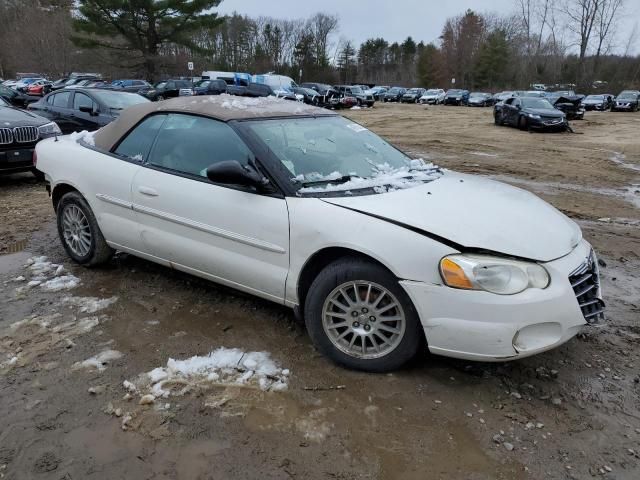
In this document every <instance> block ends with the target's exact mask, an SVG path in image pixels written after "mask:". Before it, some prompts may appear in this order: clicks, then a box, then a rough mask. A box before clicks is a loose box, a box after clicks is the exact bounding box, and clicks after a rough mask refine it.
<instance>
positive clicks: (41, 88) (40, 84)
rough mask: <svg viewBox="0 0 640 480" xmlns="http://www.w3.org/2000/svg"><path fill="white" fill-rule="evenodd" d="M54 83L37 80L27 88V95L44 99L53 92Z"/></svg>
mask: <svg viewBox="0 0 640 480" xmlns="http://www.w3.org/2000/svg"><path fill="white" fill-rule="evenodd" d="M51 85H52V83H51V82H50V81H48V80H36V81H35V82H33V83H32V84H30V85H29V86H28V87H27V91H26V93H27V95H35V96H38V97H42V96H43V95H46V94H47V93H49V92H51Z"/></svg>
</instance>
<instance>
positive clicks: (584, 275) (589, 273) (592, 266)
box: [569, 250, 604, 324]
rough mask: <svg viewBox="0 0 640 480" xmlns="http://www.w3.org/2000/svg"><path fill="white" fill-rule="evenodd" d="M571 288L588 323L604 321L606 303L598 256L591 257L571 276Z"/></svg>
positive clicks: (592, 254) (591, 255)
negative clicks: (602, 289) (603, 295)
mask: <svg viewBox="0 0 640 480" xmlns="http://www.w3.org/2000/svg"><path fill="white" fill-rule="evenodd" d="M569 282H570V283H571V288H573V291H574V292H575V294H576V299H577V300H578V305H579V306H580V310H581V311H582V315H583V316H584V319H585V320H586V321H587V323H590V324H596V323H600V322H601V321H603V320H604V302H603V301H602V299H601V298H600V297H601V292H600V272H599V270H598V261H597V259H596V255H595V253H594V252H593V250H592V251H591V253H590V254H589V257H588V258H587V259H586V260H585V261H584V262H583V263H582V264H581V265H580V266H579V267H578V268H576V269H575V270H574V271H573V272H572V273H571V274H570V275H569Z"/></svg>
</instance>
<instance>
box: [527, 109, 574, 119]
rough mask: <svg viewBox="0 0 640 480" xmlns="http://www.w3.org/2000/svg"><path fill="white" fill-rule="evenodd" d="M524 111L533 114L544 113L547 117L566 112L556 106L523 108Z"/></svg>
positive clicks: (557, 115) (558, 115)
mask: <svg viewBox="0 0 640 480" xmlns="http://www.w3.org/2000/svg"><path fill="white" fill-rule="evenodd" d="M522 111H523V112H524V113H530V114H532V115H544V116H545V117H558V118H560V117H562V116H563V115H564V114H563V113H562V112H561V111H560V110H558V109H556V108H523V109H522Z"/></svg>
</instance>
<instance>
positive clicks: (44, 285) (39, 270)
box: [15, 256, 80, 293]
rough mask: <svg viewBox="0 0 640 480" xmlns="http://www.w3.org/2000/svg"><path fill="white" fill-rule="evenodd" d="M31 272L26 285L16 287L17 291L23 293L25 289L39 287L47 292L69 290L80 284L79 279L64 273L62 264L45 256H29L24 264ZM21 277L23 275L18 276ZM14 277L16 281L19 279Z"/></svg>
mask: <svg viewBox="0 0 640 480" xmlns="http://www.w3.org/2000/svg"><path fill="white" fill-rule="evenodd" d="M25 266H26V267H27V269H28V270H29V273H30V274H31V277H30V278H29V281H28V282H27V285H26V286H23V287H18V288H17V289H16V292H17V293H25V292H26V291H27V290H29V289H31V288H34V287H38V286H39V287H40V288H41V289H42V290H45V291H47V292H58V291H60V290H70V289H72V288H75V287H77V286H78V285H80V279H79V278H78V277H76V276H74V275H71V274H66V275H65V274H64V273H65V269H64V267H63V266H62V265H59V264H56V263H52V262H50V261H49V259H48V258H47V257H45V256H42V257H31V258H29V259H28V260H27V264H26V265H25ZM18 278H22V279H23V280H26V279H24V277H18ZM18 278H16V279H15V280H16V281H19V280H18Z"/></svg>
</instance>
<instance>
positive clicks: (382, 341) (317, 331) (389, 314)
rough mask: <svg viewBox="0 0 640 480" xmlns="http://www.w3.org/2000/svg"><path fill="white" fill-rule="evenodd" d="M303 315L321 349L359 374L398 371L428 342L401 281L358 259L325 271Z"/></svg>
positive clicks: (311, 290) (336, 264) (342, 261)
mask: <svg viewBox="0 0 640 480" xmlns="http://www.w3.org/2000/svg"><path fill="white" fill-rule="evenodd" d="M356 292H357V294H356ZM344 294H346V295H347V296H348V298H347V296H345V295H344ZM336 302H337V303H336ZM304 316H305V323H306V326H307V331H308V332H309V336H310V337H311V340H312V341H313V344H314V345H315V346H316V348H317V349H318V350H319V351H320V352H322V353H323V354H324V355H326V356H327V357H329V358H330V359H331V360H333V361H334V362H336V363H338V364H340V365H343V366H345V367H347V368H352V369H355V370H364V371H368V372H388V371H391V370H396V369H398V368H399V367H401V366H402V365H404V364H405V363H407V362H408V361H409V360H411V359H412V358H413V357H415V355H416V353H417V352H418V349H419V348H420V346H421V345H422V343H423V341H424V333H423V330H422V327H421V324H420V321H419V318H418V313H417V312H416V310H415V308H414V306H413V304H412V302H411V300H410V299H409V296H408V295H407V293H406V292H405V291H404V289H403V288H402V287H401V286H400V284H399V283H398V280H397V279H396V278H395V277H394V276H393V275H392V274H391V273H390V272H389V271H387V270H386V269H385V268H383V267H381V266H379V265H376V264H373V263H370V262H367V261H365V260H361V259H357V258H345V259H341V260H337V261H335V262H333V263H331V264H329V265H328V266H327V267H325V269H324V270H322V271H321V272H320V274H319V275H318V276H317V277H316V279H315V280H314V281H313V283H312V284H311V287H310V288H309V293H308V295H307V298H306V301H305V305H304ZM343 319H344V320H343ZM396 319H397V320H396ZM343 323H344V324H343Z"/></svg>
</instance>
